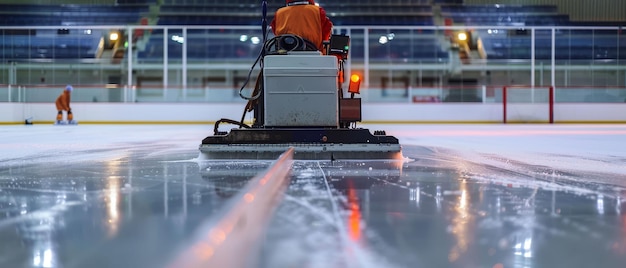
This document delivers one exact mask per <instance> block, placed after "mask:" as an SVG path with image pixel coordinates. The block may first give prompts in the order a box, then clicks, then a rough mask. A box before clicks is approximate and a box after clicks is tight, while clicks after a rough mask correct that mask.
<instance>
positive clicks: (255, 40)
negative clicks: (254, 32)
mask: <svg viewBox="0 0 626 268" xmlns="http://www.w3.org/2000/svg"><path fill="white" fill-rule="evenodd" d="M250 42H252V44H255V45H257V44H259V43H261V38H258V37H256V36H253V37H252V38H250Z"/></svg>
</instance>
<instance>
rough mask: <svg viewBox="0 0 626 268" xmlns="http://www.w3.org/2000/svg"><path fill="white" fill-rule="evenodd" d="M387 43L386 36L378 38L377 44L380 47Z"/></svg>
mask: <svg viewBox="0 0 626 268" xmlns="http://www.w3.org/2000/svg"><path fill="white" fill-rule="evenodd" d="M387 42H389V38H387V36H384V35H382V36H380V38H378V43H380V44H381V45H384V44H387Z"/></svg>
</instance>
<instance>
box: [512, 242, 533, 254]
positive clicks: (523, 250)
mask: <svg viewBox="0 0 626 268" xmlns="http://www.w3.org/2000/svg"><path fill="white" fill-rule="evenodd" d="M532 243H533V239H532V238H526V239H525V240H524V244H523V247H522V243H517V244H515V255H518V256H524V258H531V257H532V251H531V248H532Z"/></svg>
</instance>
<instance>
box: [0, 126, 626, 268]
mask: <svg viewBox="0 0 626 268" xmlns="http://www.w3.org/2000/svg"><path fill="white" fill-rule="evenodd" d="M364 127H367V128H369V129H371V130H372V131H374V130H386V131H387V133H388V134H390V135H394V136H396V137H398V138H399V139H400V141H401V143H402V145H403V151H404V155H405V157H406V158H408V159H410V161H406V162H402V163H400V164H398V163H395V162H394V163H389V162H380V161H347V162H328V161H297V162H296V163H295V164H294V169H293V173H292V183H291V185H290V186H289V187H288V189H287V192H286V193H287V195H286V196H285V198H284V200H283V201H282V202H281V203H280V205H279V207H278V209H277V210H276V214H275V216H274V217H273V218H272V220H271V224H270V226H269V229H268V231H267V235H266V238H265V239H264V241H263V246H262V249H261V252H262V254H261V255H260V260H259V261H258V262H257V266H258V267H272V268H274V267H302V266H306V267H623V263H626V216H624V215H623V214H624V208H625V205H624V203H623V200H624V199H626V188H625V187H626V126H624V125H416V126H413V125H369V126H364ZM211 132H212V126H197V125H192V126H187V125H180V126H179V125H166V126H160V125H141V126H116V125H111V126H109V125H78V126H43V125H34V126H3V127H2V131H1V132H0V267H162V266H164V264H166V263H168V261H169V260H171V259H172V258H173V257H174V256H176V254H178V252H180V250H182V249H184V248H185V246H186V245H188V244H189V242H190V241H192V240H194V238H195V236H197V235H198V233H197V231H198V229H199V227H200V226H202V225H203V224H207V222H210V221H211V220H214V218H215V217H217V216H218V215H220V211H221V210H222V209H224V204H226V203H227V201H228V200H229V198H230V197H232V196H233V195H235V194H236V193H237V192H238V191H239V189H241V187H242V186H243V185H245V183H246V182H247V180H248V179H249V178H250V177H252V176H253V175H254V174H256V173H257V172H258V171H261V170H263V169H265V168H266V167H267V166H268V165H269V164H270V162H268V161H248V162H242V161H201V160H200V159H199V158H198V153H199V152H198V145H199V143H200V141H201V140H202V138H204V137H205V136H207V135H209V134H211Z"/></svg>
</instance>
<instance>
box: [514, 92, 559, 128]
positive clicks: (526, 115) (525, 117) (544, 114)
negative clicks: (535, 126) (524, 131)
mask: <svg viewBox="0 0 626 268" xmlns="http://www.w3.org/2000/svg"><path fill="white" fill-rule="evenodd" d="M502 111H503V120H502V122H503V123H505V124H506V123H550V124H552V123H554V87H551V86H505V87H503V88H502Z"/></svg>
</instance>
